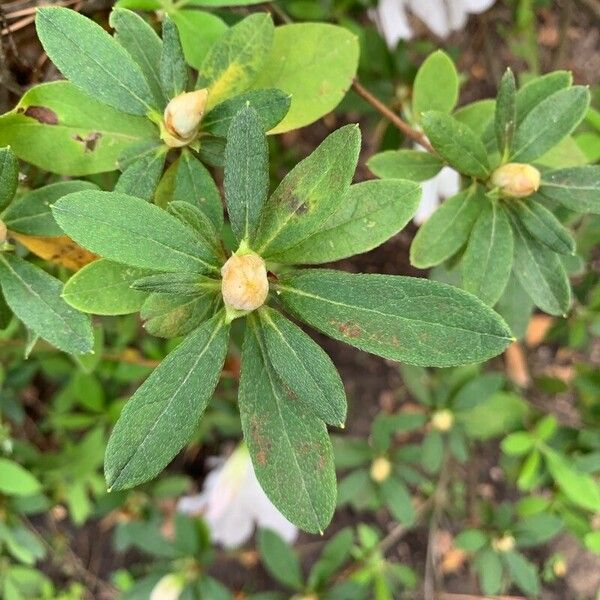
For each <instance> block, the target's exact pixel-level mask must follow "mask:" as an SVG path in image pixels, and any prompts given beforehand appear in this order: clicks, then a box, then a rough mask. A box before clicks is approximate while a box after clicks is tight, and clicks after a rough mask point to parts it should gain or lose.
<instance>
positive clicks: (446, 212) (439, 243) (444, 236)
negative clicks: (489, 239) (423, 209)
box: [410, 187, 486, 269]
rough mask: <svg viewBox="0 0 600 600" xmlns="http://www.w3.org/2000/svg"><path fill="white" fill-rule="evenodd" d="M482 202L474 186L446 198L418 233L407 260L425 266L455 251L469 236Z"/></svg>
mask: <svg viewBox="0 0 600 600" xmlns="http://www.w3.org/2000/svg"><path fill="white" fill-rule="evenodd" d="M485 201H486V199H485V197H484V196H483V192H482V191H481V190H480V189H478V188H473V187H471V188H469V189H468V190H465V191H463V192H461V193H460V194H457V195H456V196H453V197H452V198H450V199H449V200H446V201H445V202H444V203H443V204H442V206H441V207H440V208H438V209H437V210H436V211H435V212H434V213H433V215H431V217H429V219H428V220H427V221H425V223H424V224H423V225H422V226H421V228H420V229H419V231H418V232H417V235H416V236H415V238H414V239H413V242H412V244H411V247H410V262H411V263H412V264H413V265H414V266H415V267H418V268H419V269H426V268H428V267H432V266H434V265H438V264H439V263H441V262H442V261H444V260H446V259H447V258H450V257H451V256H453V255H454V254H456V252H458V251H459V250H460V248H461V247H462V246H463V245H464V244H465V243H466V242H467V240H468V239H469V234H470V233H471V229H472V228H473V225H474V223H475V221H476V219H477V217H478V216H479V212H480V211H481V208H482V206H483V203H484V202H485Z"/></svg>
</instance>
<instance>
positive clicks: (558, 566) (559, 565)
mask: <svg viewBox="0 0 600 600" xmlns="http://www.w3.org/2000/svg"><path fill="white" fill-rule="evenodd" d="M552 571H553V572H554V574H555V575H556V576H557V577H564V576H565V575H566V574H567V563H566V562H565V561H564V560H563V559H559V560H557V561H556V562H555V563H554V564H553V565H552Z"/></svg>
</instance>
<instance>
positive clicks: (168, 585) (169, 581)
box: [150, 573, 185, 600]
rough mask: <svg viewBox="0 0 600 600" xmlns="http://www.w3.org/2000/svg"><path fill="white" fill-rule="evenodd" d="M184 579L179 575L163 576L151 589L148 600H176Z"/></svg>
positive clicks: (181, 589)
mask: <svg viewBox="0 0 600 600" xmlns="http://www.w3.org/2000/svg"><path fill="white" fill-rule="evenodd" d="M184 583H185V581H184V578H183V577H182V576H181V575H175V574H174V573H171V574H170V575H165V576H164V577H163V578H162V579H160V580H159V581H158V583H157V584H156V585H155V586H154V587H153V588H152V592H150V600H178V599H179V596H181V592H182V591H183V586H184Z"/></svg>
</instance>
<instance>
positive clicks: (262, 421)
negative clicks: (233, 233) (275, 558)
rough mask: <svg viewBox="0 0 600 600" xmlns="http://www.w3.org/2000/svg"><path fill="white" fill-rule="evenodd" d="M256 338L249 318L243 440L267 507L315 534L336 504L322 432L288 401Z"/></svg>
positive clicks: (242, 396) (241, 397)
mask: <svg viewBox="0 0 600 600" xmlns="http://www.w3.org/2000/svg"><path fill="white" fill-rule="evenodd" d="M261 337H262V336H261V332H260V329H259V327H258V326H257V324H256V322H255V321H254V319H253V317H252V316H250V317H249V318H248V327H247V329H246V336H245V338H244V346H243V349H242V364H243V365H244V366H243V369H242V375H241V378H240V388H239V407H240V416H241V419H242V429H243V431H244V439H245V441H246V444H247V445H248V449H249V451H250V456H251V457H252V463H253V465H254V470H255V472H256V476H257V477H258V480H259V482H260V484H261V486H262V487H263V489H264V490H265V492H266V493H267V496H268V497H269V499H270V500H271V502H273V504H274V505H275V506H276V507H277V508H278V509H279V511H280V512H281V513H282V514H283V515H284V516H285V517H286V518H287V519H288V520H289V521H291V522H292V523H294V524H295V525H297V526H298V527H300V528H302V529H304V530H305V531H308V532H310V533H317V532H319V531H323V530H324V529H325V527H326V526H327V525H328V524H329V522H330V521H331V518H332V516H333V512H334V509H335V501H336V485H335V469H334V464H333V452H332V449H331V442H330V440H329V435H328V434H327V428H326V427H325V424H324V423H323V421H321V420H320V419H318V418H316V417H314V416H312V415H310V414H306V413H304V412H302V411H300V410H299V409H298V407H296V405H295V403H294V402H292V401H290V399H289V398H288V397H287V395H286V392H285V389H284V386H283V385H282V384H281V382H280V380H279V378H278V377H277V375H276V373H275V371H274V369H273V366H272V365H271V362H270V360H269V358H268V356H267V353H266V350H265V348H264V341H263V340H262V339H261Z"/></svg>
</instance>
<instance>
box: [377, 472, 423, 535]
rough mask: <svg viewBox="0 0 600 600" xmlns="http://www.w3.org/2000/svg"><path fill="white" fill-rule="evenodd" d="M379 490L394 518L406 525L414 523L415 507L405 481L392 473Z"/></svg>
mask: <svg viewBox="0 0 600 600" xmlns="http://www.w3.org/2000/svg"><path fill="white" fill-rule="evenodd" d="M379 490H380V493H381V499H382V500H383V502H384V503H385V505H386V506H387V507H388V508H389V510H390V512H391V513H392V516H393V517H394V519H396V520H397V521H400V523H404V524H405V525H412V523H413V522H414V520H415V507H414V506H413V503H412V498H411V496H410V492H409V491H408V489H407V487H406V486H405V485H404V483H403V482H402V481H401V480H400V479H398V478H397V477H395V476H393V475H392V476H390V477H388V478H387V479H386V480H385V481H384V482H383V483H382V484H381V485H380V486H379Z"/></svg>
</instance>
